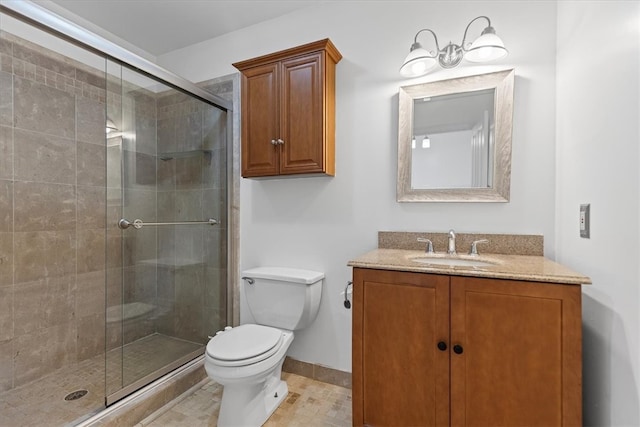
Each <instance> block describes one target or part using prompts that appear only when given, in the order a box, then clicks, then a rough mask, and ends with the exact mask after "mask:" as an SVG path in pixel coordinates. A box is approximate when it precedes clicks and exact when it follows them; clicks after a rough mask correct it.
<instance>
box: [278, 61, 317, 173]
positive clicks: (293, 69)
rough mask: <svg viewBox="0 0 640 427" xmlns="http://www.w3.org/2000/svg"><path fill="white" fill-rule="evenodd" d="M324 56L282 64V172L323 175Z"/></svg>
mask: <svg viewBox="0 0 640 427" xmlns="http://www.w3.org/2000/svg"><path fill="white" fill-rule="evenodd" d="M322 66H323V60H322V54H320V53H317V54H313V55H307V56H304V57H300V58H294V59H290V60H287V61H283V62H282V104H281V105H282V122H281V138H282V139H283V140H284V144H283V145H282V146H281V150H282V151H281V164H280V172H281V173H282V174H295V173H308V172H322V171H323V167H324V155H323V150H324V148H323V135H322V129H323V128H322V123H323V122H324V120H323V85H322Z"/></svg>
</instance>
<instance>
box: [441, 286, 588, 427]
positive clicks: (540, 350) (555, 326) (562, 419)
mask: <svg viewBox="0 0 640 427" xmlns="http://www.w3.org/2000/svg"><path fill="white" fill-rule="evenodd" d="M580 292H581V291H580V287H579V286H563V285H555V284H548V285H545V284H532V283H526V282H517V281H504V280H490V279H477V278H464V277H452V279H451V344H452V346H453V345H456V344H458V345H460V346H461V347H462V350H463V351H462V353H461V354H457V353H455V352H452V353H451V412H452V416H451V417H452V418H451V421H452V424H453V425H466V426H488V425H490V426H515V425H526V426H545V427H547V426H559V425H580V423H581V414H580V405H581V391H580V390H581V386H580V381H576V378H579V376H580V375H581V369H582V368H581V356H580V351H581V350H580V339H581V337H580V335H581V325H580V321H581V316H580V304H581V300H580Z"/></svg>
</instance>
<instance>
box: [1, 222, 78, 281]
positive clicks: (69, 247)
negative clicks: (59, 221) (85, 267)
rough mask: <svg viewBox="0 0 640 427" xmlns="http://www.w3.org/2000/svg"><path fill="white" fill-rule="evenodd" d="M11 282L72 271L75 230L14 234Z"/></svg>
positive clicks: (74, 267)
mask: <svg viewBox="0 0 640 427" xmlns="http://www.w3.org/2000/svg"><path fill="white" fill-rule="evenodd" d="M14 248H15V251H14V253H15V259H14V265H15V267H14V272H15V276H14V280H15V283H23V282H33V281H36V280H40V279H42V278H45V277H56V276H64V275H70V274H74V273H75V271H76V233H75V231H52V232H42V231H41V232H26V233H14Z"/></svg>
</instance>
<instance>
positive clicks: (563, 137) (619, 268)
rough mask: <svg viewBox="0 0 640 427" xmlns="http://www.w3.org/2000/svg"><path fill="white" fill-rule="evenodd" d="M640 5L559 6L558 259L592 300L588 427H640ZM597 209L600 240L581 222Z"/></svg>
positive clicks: (586, 302) (587, 310)
mask: <svg viewBox="0 0 640 427" xmlns="http://www.w3.org/2000/svg"><path fill="white" fill-rule="evenodd" d="M639 28H640V3H639V2H636V1H634V2H613V1H606V2H605V1H598V2H595V1H594V2H573V1H561V2H558V58H557V136H556V140H557V142H556V144H557V169H556V176H557V185H556V192H557V194H556V195H557V197H556V229H557V233H556V242H557V248H556V250H557V252H556V253H557V259H558V260H559V261H560V262H562V263H564V264H567V265H569V266H571V267H573V268H574V269H576V270H578V271H580V272H581V273H583V274H586V275H588V276H590V277H591V278H592V280H593V285H591V286H585V287H584V293H583V334H584V345H583V349H584V351H583V359H584V370H583V372H584V379H583V383H584V415H585V417H584V424H585V425H593V426H637V425H640V413H639V411H640V409H639V408H640V399H639V397H638V384H640V352H639V348H638V341H639V338H640V325H639V317H638V312H639V311H640V293H639V285H640V283H639V279H640V271H639V268H640V267H639V266H640V263H639V261H640V248H639V241H640V239H639V237H640V227H639V222H640V212H639V206H638V201H639V199H640V198H639V195H640V182H639V179H640V175H639V172H638V165H639V161H640V152H639V147H640V131H639V123H640V86H639V83H640V31H639ZM581 203H590V204H591V238H590V239H581V238H580V237H579V232H578V212H579V205H580V204H581Z"/></svg>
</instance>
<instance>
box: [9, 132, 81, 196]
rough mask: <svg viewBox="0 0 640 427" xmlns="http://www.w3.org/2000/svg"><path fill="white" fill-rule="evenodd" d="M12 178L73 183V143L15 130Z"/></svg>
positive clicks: (63, 139)
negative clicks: (13, 171)
mask: <svg viewBox="0 0 640 427" xmlns="http://www.w3.org/2000/svg"><path fill="white" fill-rule="evenodd" d="M13 138H14V156H15V161H14V166H15V179H16V180H20V181H37V182H52V183H58V184H75V182H76V177H75V169H76V145H75V142H74V141H73V140H72V139H68V138H60V137H56V136H52V135H45V134H43V133H39V132H32V131H26V130H21V129H16V130H15V131H14V134H13Z"/></svg>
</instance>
